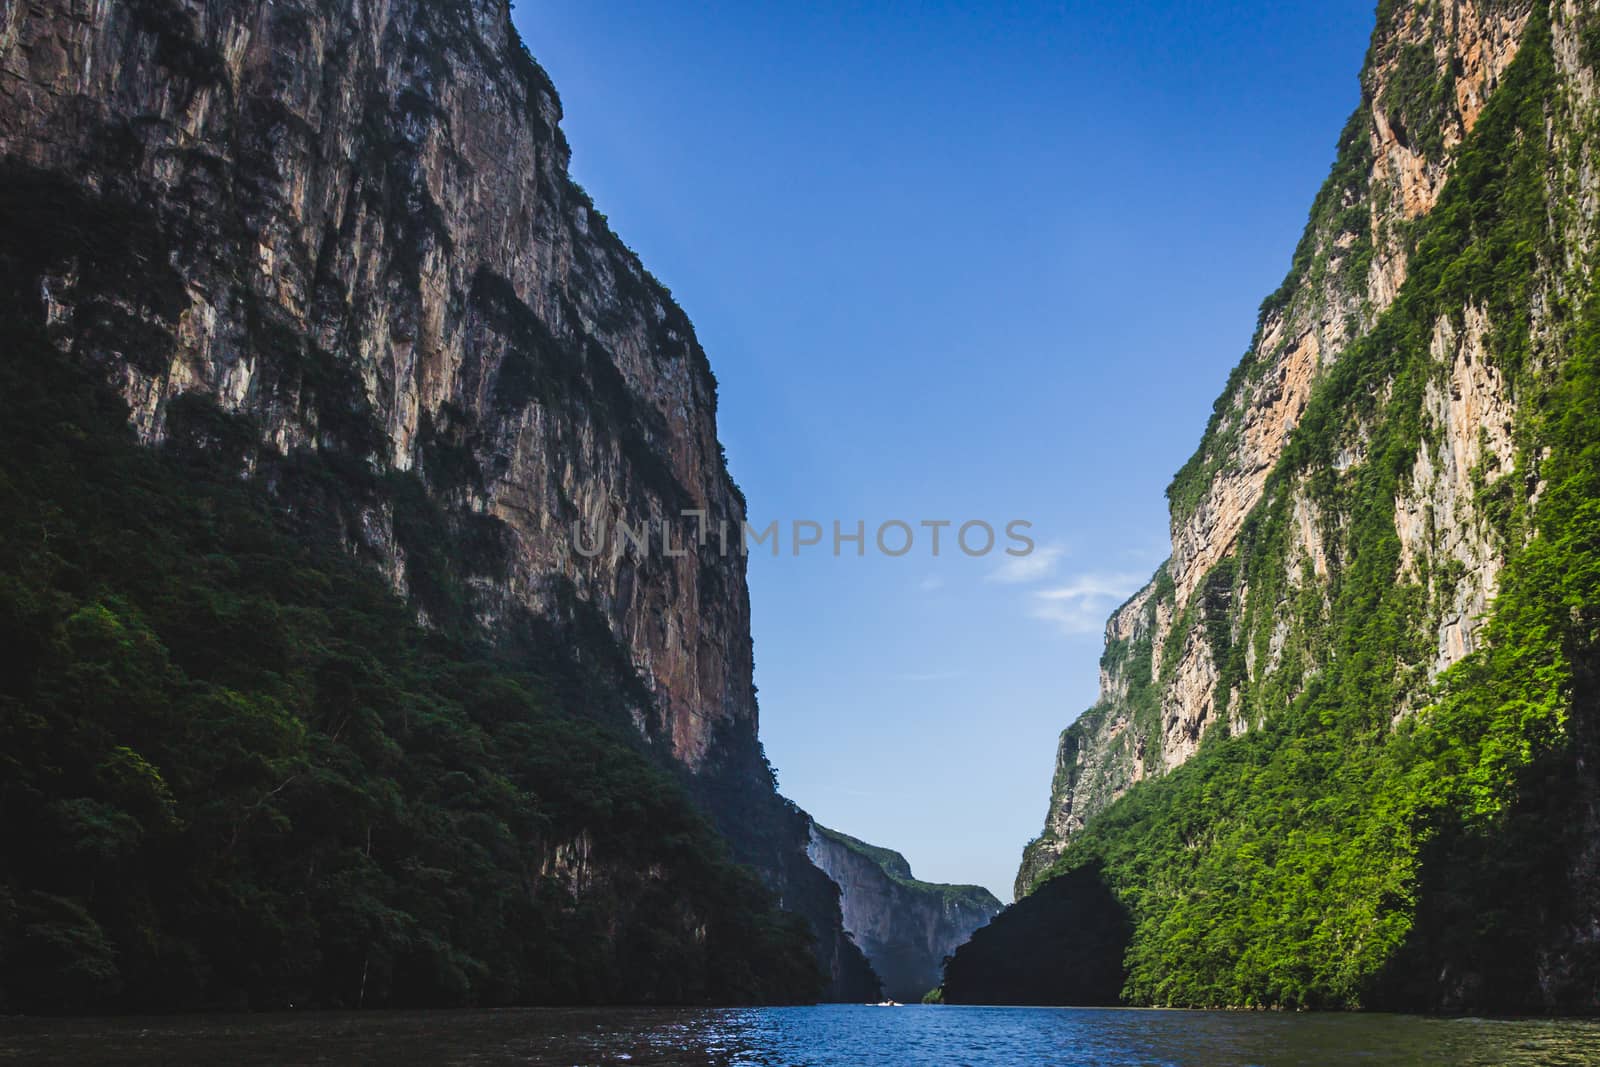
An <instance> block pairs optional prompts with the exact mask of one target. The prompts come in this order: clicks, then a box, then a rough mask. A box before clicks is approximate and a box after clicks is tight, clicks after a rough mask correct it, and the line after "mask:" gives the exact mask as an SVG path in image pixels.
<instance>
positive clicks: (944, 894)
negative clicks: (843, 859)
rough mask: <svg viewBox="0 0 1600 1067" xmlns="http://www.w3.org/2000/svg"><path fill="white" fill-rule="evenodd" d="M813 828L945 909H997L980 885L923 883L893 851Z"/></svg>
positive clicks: (833, 832)
mask: <svg viewBox="0 0 1600 1067" xmlns="http://www.w3.org/2000/svg"><path fill="white" fill-rule="evenodd" d="M813 826H814V827H815V828H816V831H817V833H818V834H820V835H822V836H823V837H826V838H828V839H829V840H830V841H836V842H838V843H839V844H841V845H843V846H844V847H845V848H848V849H849V850H850V851H852V852H855V853H857V854H858V855H861V856H865V857H866V858H867V859H868V860H871V861H872V862H873V863H874V864H876V865H877V866H878V867H879V868H880V869H881V870H882V871H883V873H884V874H885V875H887V876H888V878H889V881H891V882H894V883H895V884H896V885H901V886H904V887H906V888H907V889H912V890H915V891H916V892H918V893H924V894H928V895H930V896H932V897H935V898H937V899H940V900H943V901H944V903H945V906H946V907H956V906H960V907H967V908H971V909H972V910H974V911H987V910H989V909H991V908H995V907H998V906H999V905H998V902H997V901H996V900H995V899H994V894H993V893H991V892H989V891H988V890H987V889H985V888H983V887H982V886H981V885H947V884H945V883H943V882H924V881H922V880H921V879H919V878H913V877H912V876H911V864H910V863H908V862H906V858H905V857H904V856H902V855H900V853H898V852H896V851H894V850H893V849H889V848H881V847H879V846H878V845H869V844H867V842H865V841H862V840H860V839H859V838H854V837H851V836H850V835H849V834H844V833H840V832H839V831H838V830H830V829H829V828H828V827H826V826H823V825H822V824H821V823H814V824H813Z"/></svg>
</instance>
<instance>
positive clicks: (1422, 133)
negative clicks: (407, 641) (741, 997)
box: [1016, 0, 1533, 896]
mask: <svg viewBox="0 0 1600 1067" xmlns="http://www.w3.org/2000/svg"><path fill="white" fill-rule="evenodd" d="M1532 6H1533V5H1532V4H1531V3H1498V2H1492V0H1486V2H1481V3H1480V2H1462V3H1455V4H1447V5H1435V6H1431V7H1430V6H1428V5H1420V4H1407V3H1389V4H1385V5H1383V10H1382V11H1381V12H1380V21H1379V25H1378V27H1377V29H1376V31H1375V32H1374V34H1373V38H1372V45H1371V48H1370V50H1369V52H1368V55H1367V62H1366V66H1365V69H1364V70H1363V71H1362V74H1361V104H1360V106H1359V107H1358V108H1357V110H1356V112H1355V113H1354V114H1353V115H1352V116H1351V117H1350V120H1349V122H1348V123H1347V124H1346V126H1345V129H1344V131H1343V133H1342V134H1341V136H1340V139H1339V148H1338V158H1337V160H1336V161H1335V163H1334V166H1333V170H1332V173H1331V174H1330V175H1329V177H1328V179H1327V182H1326V183H1325V184H1324V186H1323V188H1322V190H1321V191H1320V192H1319V193H1318V195H1317V198H1316V201H1315V203H1314V205H1313V207H1312V210H1311V217H1310V221H1309V223H1308V224H1307V227H1306V231H1305V233H1304V235H1303V236H1302V237H1301V239H1300V243H1299V246H1298V247H1297V248H1296V250H1295V254H1294V263H1293V266H1292V267H1291V269H1290V272H1289V275H1288V277H1287V278H1286V279H1285V280H1284V282H1283V284H1282V286H1280V288H1279V289H1278V291H1277V292H1275V293H1273V294H1272V295H1271V296H1270V297H1268V298H1267V300H1266V301H1265V302H1263V304H1262V308H1261V317H1260V320H1259V322H1258V323H1257V326H1256V332H1255V336H1254V338H1253V339H1252V341H1251V345H1250V348H1249V350H1248V351H1247V352H1246V353H1245V356H1244V358H1243V359H1242V360H1241V362H1240V363H1239V365H1238V367H1236V368H1235V369H1234V371H1233V373H1232V374H1231V375H1230V377H1229V380H1228V384H1227V387H1226V388H1225V389H1224V391H1223V393H1222V395H1221V396H1220V397H1219V398H1218V399H1217V401H1216V404H1215V406H1214V409H1213V413H1212V416H1211V420H1210V423H1209V425H1208V426H1207V427H1206V431H1205V435H1204V438H1203V439H1202V441H1201V443H1200V447H1199V448H1198V449H1197V450H1196V452H1195V454H1194V456H1193V458H1191V459H1190V460H1189V461H1188V463H1186V464H1185V465H1184V467H1183V469H1182V470H1180V471H1179V472H1178V474H1177V476H1176V477H1175V478H1174V479H1173V481H1172V484H1171V486H1170V487H1169V488H1168V490H1167V496H1168V500H1169V502H1170V505H1171V531H1170V532H1171V538H1172V555H1171V558H1170V559H1169V560H1168V561H1167V562H1166V563H1164V564H1163V565H1162V567H1161V569H1160V570H1158V571H1157V573H1156V575H1155V577H1154V578H1153V579H1152V580H1151V581H1150V583H1149V584H1148V585H1146V586H1145V588H1144V589H1142V590H1140V592H1139V593H1137V594H1135V595H1134V597H1133V598H1132V599H1131V600H1130V601H1129V602H1128V603H1127V604H1126V605H1124V606H1123V607H1122V608H1120V609H1118V611H1117V612H1116V613H1115V614H1114V615H1113V616H1112V618H1111V620H1110V622H1109V623H1108V624H1107V626H1106V653H1105V656H1104V658H1103V660H1102V663H1101V691H1100V699H1099V700H1098V701H1097V702H1096V704H1095V706H1094V707H1093V708H1091V709H1090V710H1089V711H1087V712H1085V713H1084V714H1083V715H1082V716H1081V717H1080V718H1079V719H1078V720H1077V721H1076V722H1075V723H1074V724H1073V725H1072V726H1070V727H1069V728H1068V729H1067V730H1065V731H1064V732H1063V733H1062V735H1061V741H1060V744H1059V747H1058V749H1057V754H1056V772H1055V778H1054V781H1053V783H1052V788H1051V798H1050V805H1049V808H1048V811H1047V814H1046V819H1045V828H1044V832H1043V833H1042V834H1041V836H1040V837H1039V838H1037V839H1036V840H1035V841H1033V842H1031V843H1030V844H1029V845H1028V848H1027V850H1026V851H1025V853H1024V856H1023V862H1022V866H1021V868H1020V870H1019V871H1018V874H1017V882H1016V892H1017V894H1018V896H1021V895H1023V894H1025V893H1026V892H1027V891H1028V890H1029V888H1030V887H1031V886H1032V885H1033V883H1034V881H1035V880H1036V879H1037V877H1038V875H1039V874H1040V873H1041V872H1043V871H1044V870H1045V869H1047V868H1048V867H1049V866H1050V864H1051V863H1052V862H1054V860H1055V859H1056V858H1057V857H1058V856H1059V855H1060V854H1061V851H1062V849H1063V848H1064V846H1065V844H1066V841H1067V840H1068V839H1069V838H1070V836H1071V835H1072V833H1073V832H1074V831H1075V830H1077V829H1080V828H1081V827H1082V826H1083V825H1084V823H1085V821H1086V820H1087V819H1089V818H1090V817H1092V816H1093V815H1094V814H1095V813H1096V812H1099V811H1101V810H1103V809H1104V808H1105V807H1106V806H1107V805H1108V804H1109V803H1110V802H1111V801H1113V800H1115V799H1116V798H1117V797H1118V796H1121V795H1122V794H1123V793H1124V792H1126V791H1127V790H1128V788H1129V787H1131V786H1132V785H1134V784H1135V783H1137V782H1139V781H1142V780H1143V779H1145V778H1146V777H1149V776H1153V775H1159V774H1162V773H1163V772H1165V771H1167V770H1170V769H1171V768H1173V767H1176V766H1178V765H1179V764H1181V763H1183V762H1184V761H1185V760H1187V759H1188V758H1189V757H1191V756H1193V755H1194V753H1195V752H1196V751H1197V749H1198V748H1199V745H1200V742H1201V739H1202V737H1203V736H1204V735H1205V734H1206V732H1207V730H1209V729H1210V728H1211V727H1212V726H1213V725H1214V724H1219V723H1220V724H1222V725H1223V726H1224V727H1225V728H1226V729H1228V730H1230V731H1234V732H1237V731H1240V730H1245V729H1249V728H1250V727H1251V726H1252V725H1255V724H1258V723H1259V722H1260V719H1261V717H1262V715H1263V714H1265V713H1266V711H1267V710H1268V707H1267V706H1266V705H1265V704H1263V703H1262V702H1261V701H1259V700H1255V699H1253V693H1254V691H1256V690H1259V689H1260V687H1261V685H1260V683H1261V681H1262V680H1263V679H1264V678H1265V676H1267V675H1269V674H1274V673H1278V672H1279V671H1280V670H1281V668H1282V666H1283V657H1284V655H1285V651H1286V650H1287V651H1288V652H1289V654H1290V655H1291V656H1294V655H1296V654H1297V653H1298V652H1299V651H1300V649H1302V648H1303V647H1304V646H1305V643H1306V636H1305V633H1304V629H1303V627H1300V628H1297V627H1295V626H1294V625H1293V624H1292V621H1291V620H1290V619H1289V618H1288V617H1286V616H1285V617H1281V618H1280V619H1279V620H1278V622H1276V623H1274V627H1273V630H1272V633H1271V634H1270V636H1269V638H1268V640H1267V641H1266V642H1265V643H1264V645H1263V646H1262V647H1260V648H1257V647H1256V643H1255V642H1251V641H1247V640H1243V639H1242V638H1243V637H1244V636H1245V634H1244V633H1243V632H1242V631H1241V629H1240V625H1239V620H1240V619H1241V618H1242V617H1243V614H1244V611H1245V607H1246V601H1247V599H1248V597H1249V595H1250V592H1251V589H1250V582H1249V580H1248V579H1246V578H1244V577H1243V576H1240V575H1238V574H1236V573H1235V563H1234V560H1235V558H1236V556H1237V550H1238V546H1239V541H1240V538H1241V536H1242V535H1243V534H1244V531H1245V527H1246V524H1247V523H1248V522H1249V521H1250V517H1251V516H1252V514H1254V513H1256V509H1257V507H1258V505H1260V504H1261V503H1262V500H1263V497H1264V495H1265V494H1266V491H1267V487H1268V481H1269V476H1270V475H1271V473H1272V472H1273V470H1274V469H1275V468H1276V467H1277V466H1278V465H1279V462H1280V460H1281V459H1282V458H1283V455H1284V452H1285V450H1286V448H1287V447H1288V445H1289V442H1290V440H1291V437H1292V434H1293V431H1294V429H1295V427H1296V426H1297V425H1298V424H1299V422H1300V420H1301V418H1302V417H1303V415H1304V413H1305V411H1306V409H1307V405H1308V404H1309V403H1310V400H1311V397H1312V395H1313V393H1314V391H1315V390H1316V389H1317V387H1318V384H1319V383H1320V382H1321V380H1322V379H1323V378H1324V377H1325V376H1326V375H1327V373H1328V371H1329V370H1330V368H1332V367H1333V366H1334V365H1335V364H1336V363H1337V362H1338V361H1339V359H1340V358H1341V356H1342V355H1343V354H1344V353H1345V352H1347V351H1349V350H1350V349H1351V347H1352V346H1354V345H1356V344H1359V343H1360V342H1361V341H1362V340H1363V339H1364V338H1366V337H1368V336H1369V335H1370V334H1371V332H1372V330H1373V328H1374V327H1375V325H1376V324H1377V323H1378V322H1379V320H1380V319H1381V317H1382V315H1383V313H1384V312H1385V311H1386V310H1387V309H1388V308H1389V306H1390V305H1391V304H1392V303H1393V302H1394V300H1395V298H1396V296H1397V294H1398V293H1399V291H1400V289H1401V287H1402V286H1403V285H1404V283H1405V280H1406V278H1407V275H1408V265H1409V263H1410V260H1411V257H1412V256H1413V255H1414V254H1415V251H1416V249H1415V237H1414V235H1415V233H1416V228H1417V223H1418V220H1420V219H1423V218H1425V217H1426V216H1427V215H1428V214H1429V213H1430V212H1431V211H1432V210H1433V207H1434V205H1435V204H1436V203H1437V201H1438V198H1439V194H1440V191H1441V190H1442V189H1443V187H1444V184H1445V182H1446V180H1447V179H1448V177H1449V175H1450V174H1451V172H1452V166H1453V163H1454V160H1455V157H1456V154H1457V152H1458V149H1459V147H1460V145H1461V144H1462V142H1463V139H1464V138H1466V137H1467V136H1468V135H1469V134H1470V133H1471V131H1472V130H1473V128H1474V126H1475V125H1476V123H1477V121H1478V118H1479V116H1480V115H1481V113H1482V111H1483V107H1484V104H1485V102H1486V101H1487V100H1488V99H1489V98H1490V97H1492V95H1493V93H1494V91H1495V90H1496V88H1497V87H1498V86H1499V84H1500V81H1501V79H1502V77H1503V75H1504V73H1505V70H1506V68H1507V66H1508V65H1509V64H1510V63H1511V62H1512V60H1513V59H1514V58H1515V56H1516V54H1517V50H1518V46H1519V44H1520V42H1521V39H1522V34H1523V31H1524V30H1525V28H1526V26H1527V24H1528V19H1529V16H1530V12H1531V10H1532ZM1460 311H1461V314H1462V315H1464V316H1466V321H1464V322H1462V323H1461V324H1460V325H1459V326H1458V325H1457V324H1456V321H1455V318H1453V317H1451V316H1448V315H1446V316H1441V318H1440V320H1439V324H1438V330H1439V333H1438V336H1437V337H1436V338H1435V339H1434V345H1433V352H1432V354H1433V356H1434V358H1435V361H1436V364H1437V367H1438V369H1439V375H1438V376H1437V381H1435V382H1434V383H1433V384H1432V385H1431V386H1430V389H1431V390H1432V391H1431V392H1430V399H1429V401H1428V403H1429V409H1428V418H1429V419H1430V420H1431V425H1432V426H1434V427H1436V429H1437V433H1436V435H1435V441H1434V443H1432V445H1431V447H1430V450H1429V454H1428V455H1424V456H1421V457H1419V459H1418V463H1419V464H1420V465H1421V466H1420V467H1419V470H1418V472H1417V478H1418V479H1419V481H1417V483H1416V485H1415V486H1414V489H1413V492H1412V493H1411V494H1410V495H1409V496H1408V497H1407V499H1405V500H1402V501H1400V502H1398V503H1397V505H1396V508H1397V513H1398V514H1397V520H1396V521H1397V524H1398V525H1399V526H1400V527H1401V528H1402V536H1403V537H1406V538H1407V539H1408V544H1410V545H1412V546H1415V548H1416V549H1417V550H1416V551H1411V552H1410V554H1409V556H1408V564H1409V563H1412V562H1415V561H1424V560H1427V559H1431V560H1432V561H1433V563H1434V565H1435V566H1438V565H1440V564H1444V563H1445V561H1446V560H1447V559H1449V560H1455V561H1457V562H1459V564H1460V566H1461V567H1462V568H1463V569H1462V571H1461V573H1459V574H1456V573H1455V571H1454V570H1452V571H1451V572H1450V579H1451V580H1450V583H1449V586H1448V588H1445V587H1443V586H1442V585H1441V586H1440V587H1439V588H1438V589H1436V590H1435V592H1436V594H1437V596H1438V597H1439V598H1441V611H1440V612H1437V613H1434V614H1437V615H1438V617H1437V618H1434V617H1432V615H1430V617H1429V618H1427V619H1423V618H1418V620H1417V622H1418V624H1419V627H1420V626H1424V625H1425V626H1427V628H1428V637H1429V639H1430V640H1432V641H1433V642H1434V643H1435V644H1436V646H1437V654H1436V655H1435V656H1434V657H1432V662H1431V663H1430V665H1429V671H1428V673H1429V676H1430V677H1431V676H1433V675H1436V674H1437V673H1438V672H1439V671H1441V670H1443V669H1445V668H1447V667H1449V666H1450V665H1451V664H1453V663H1455V662H1456V661H1458V660H1459V659H1461V657H1462V656H1464V655H1465V654H1466V653H1467V652H1469V651H1471V649H1472V648H1473V647H1474V643H1473V634H1474V632H1475V631H1476V629H1477V627H1478V626H1479V625H1480V624H1481V617H1482V615H1483V610H1484V608H1485V606H1486V604H1487V602H1488V599H1489V598H1490V596H1491V595H1492V591H1493V588H1494V579H1495V574H1496V571H1497V569H1498V565H1499V564H1498V560H1499V559H1500V558H1501V556H1502V554H1503V549H1502V548H1501V547H1500V546H1498V545H1496V544H1495V542H1494V540H1493V538H1492V534H1491V532H1490V531H1489V530H1488V529H1487V528H1486V527H1485V526H1484V524H1483V523H1482V521H1481V518H1480V516H1479V515H1478V513H1477V512H1476V510H1475V508H1474V504H1473V500H1472V492H1471V487H1470V486H1469V485H1468V484H1467V482H1468V472H1470V471H1471V470H1473V469H1475V468H1481V465H1482V464H1483V463H1484V462H1486V461H1487V462H1489V463H1491V464H1492V469H1498V470H1501V471H1505V470H1509V469H1510V467H1511V462H1512V458H1513V457H1512V454H1511V438H1510V432H1511V426H1512V422H1513V416H1514V411H1513V408H1512V404H1513V401H1512V398H1511V396H1510V395H1509V390H1508V388H1507V383H1506V382H1505V380H1504V378H1503V377H1502V376H1501V375H1500V374H1499V373H1498V372H1497V371H1495V370H1493V369H1492V368H1490V367H1489V365H1488V364H1487V362H1486V361H1485V360H1484V358H1483V350H1482V338H1483V335H1484V332H1485V330H1486V329H1488V326H1487V324H1486V323H1485V322H1484V320H1483V315H1482V312H1481V309H1475V308H1463V309H1460ZM1463 390H1465V392H1464V393H1463ZM1352 414H1353V413H1352ZM1480 427H1481V428H1482V429H1483V430H1484V432H1485V433H1487V435H1488V436H1487V438H1485V439H1484V440H1482V441H1480ZM1351 430H1352V432H1351V433H1350V434H1349V437H1348V440H1347V441H1346V442H1345V443H1344V450H1343V451H1342V452H1341V453H1340V454H1339V455H1337V456H1335V457H1334V458H1333V460H1332V467H1333V469H1334V470H1335V471H1336V472H1340V473H1342V472H1344V471H1347V470H1348V469H1349V468H1350V467H1351V466H1353V465H1355V464H1357V463H1359V462H1360V461H1361V459H1362V458H1363V448H1364V441H1365V439H1366V437H1367V435H1368V431H1367V429H1366V428H1365V427H1362V426H1361V425H1359V424H1357V425H1353V426H1352V427H1351ZM1435 455H1436V456H1438V457H1439V458H1440V460H1441V461H1442V463H1443V464H1444V465H1445V466H1444V470H1443V471H1441V470H1436V468H1435V466H1434V459H1433V458H1432V457H1433V456H1435ZM1310 481H1311V474H1310V473H1307V474H1306V475H1304V476H1303V477H1302V478H1301V479H1300V480H1299V483H1298V484H1295V485H1291V486H1287V487H1286V488H1285V493H1286V500H1287V505H1288V507H1289V508H1290V511H1291V513H1292V518H1293V526H1294V530H1293V539H1294V546H1293V548H1292V549H1291V551H1290V553H1289V554H1290V557H1291V568H1292V571H1293V573H1291V574H1290V575H1288V578H1289V580H1290V581H1291V582H1292V583H1293V584H1295V585H1296V587H1297V588H1298V587H1299V586H1300V584H1301V578H1302V575H1301V568H1300V562H1301V558H1302V557H1303V559H1304V562H1305V563H1306V564H1307V565H1308V567H1309V569H1308V570H1307V571H1306V572H1305V580H1306V592H1305V595H1306V596H1308V597H1310V596H1315V595H1316V594H1315V593H1314V592H1312V591H1311V589H1312V587H1315V586H1322V587H1326V585H1327V583H1328V582H1329V581H1330V580H1331V579H1330V567H1333V568H1337V566H1338V561H1337V560H1330V555H1329V553H1330V551H1337V548H1338V545H1337V541H1338V539H1339V538H1340V534H1341V531H1340V523H1341V521H1342V519H1343V517H1342V516H1340V515H1338V514H1331V513H1330V512H1329V509H1328V508H1326V507H1325V506H1324V505H1323V502H1321V501H1319V500H1317V499H1315V495H1314V494H1313V492H1312V491H1311V488H1310V484H1309V483H1310ZM1430 515H1431V518H1430V517H1429V516H1430ZM1430 523H1431V525H1429V524H1430ZM1425 526H1426V527H1427V528H1428V531H1429V532H1427V533H1425V532H1424V527H1425ZM1427 537H1438V538H1446V539H1448V542H1449V543H1448V544H1439V545H1430V546H1427V547H1423V546H1422V545H1421V542H1422V541H1423V540H1425V539H1426V538H1427ZM1330 542H1332V543H1331V544H1330ZM1422 566H1423V567H1424V568H1425V567H1426V566H1427V563H1426V562H1423V563H1422ZM1257 584H1259V582H1258V583H1257ZM1281 595H1284V596H1286V595H1287V594H1281ZM1238 653H1242V655H1243V656H1244V659H1243V661H1242V662H1241V661H1240V660H1239V659H1238V655H1237V654H1238Z"/></svg>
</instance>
